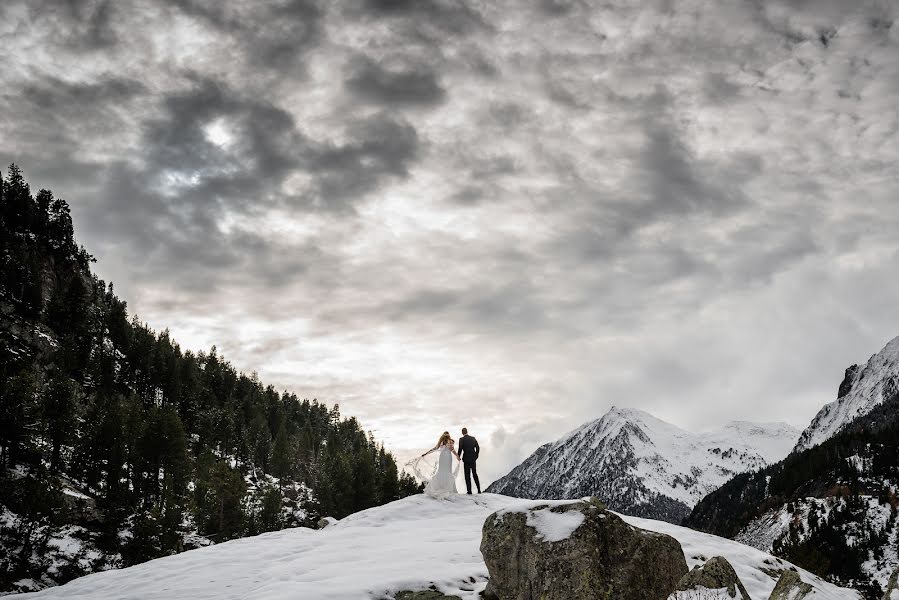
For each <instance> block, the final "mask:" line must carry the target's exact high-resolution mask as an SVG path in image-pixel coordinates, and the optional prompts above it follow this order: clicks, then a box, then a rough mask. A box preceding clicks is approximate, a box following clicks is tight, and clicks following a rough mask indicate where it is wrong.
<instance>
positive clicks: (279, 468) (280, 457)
mask: <svg viewBox="0 0 899 600" xmlns="http://www.w3.org/2000/svg"><path fill="white" fill-rule="evenodd" d="M291 467H292V461H291V456H290V440H289V439H288V438H287V428H286V427H285V426H284V423H281V424H280V426H279V427H278V433H277V435H276V436H275V443H274V445H273V446H272V475H274V476H275V477H277V478H278V489H279V490H280V489H281V488H282V483H283V480H284V479H286V478H288V477H289V476H290V472H291Z"/></svg>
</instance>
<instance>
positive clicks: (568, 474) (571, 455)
mask: <svg viewBox="0 0 899 600" xmlns="http://www.w3.org/2000/svg"><path fill="white" fill-rule="evenodd" d="M797 435H798V431H797V430H796V429H794V428H792V427H790V426H789V425H786V424H783V423H748V422H734V423H731V424H729V425H727V426H726V427H724V428H723V429H721V430H719V431H713V432H705V433H692V432H688V431H685V430H683V429H680V428H678V427H676V426H674V425H671V424H670V423H666V422H665V421H662V420H661V419H657V418H655V417H653V416H652V415H650V414H648V413H645V412H643V411H639V410H634V409H625V408H612V409H611V410H610V411H609V412H608V413H606V414H605V415H604V416H603V417H602V418H600V419H597V420H595V421H591V422H589V423H586V424H585V425H583V426H582V427H580V428H578V429H576V430H574V431H572V432H571V433H569V434H568V435H566V436H564V437H563V438H561V439H560V440H558V441H556V442H553V443H550V444H546V445H544V446H542V447H540V448H539V449H537V451H536V452H534V454H533V455H531V456H530V457H528V458H527V459H526V460H525V461H524V462H523V463H521V464H520V465H519V466H517V467H515V469H513V470H512V471H511V472H509V474H507V475H506V476H504V477H502V478H500V479H498V480H497V481H495V482H494V483H493V484H492V485H491V486H490V487H489V488H488V491H490V492H496V493H500V494H506V495H510V496H518V497H522V498H548V499H570V498H582V497H585V496H597V497H599V498H601V499H602V500H603V502H605V503H607V504H608V506H609V507H610V508H612V509H613V510H618V511H621V512H624V513H627V514H632V515H636V516H643V517H647V518H653V519H661V520H665V521H669V522H672V523H679V522H680V521H681V520H682V519H683V518H684V517H685V516H686V515H688V514H689V512H690V509H691V507H692V506H693V505H694V504H696V502H698V501H699V500H700V499H701V498H703V497H704V496H705V495H706V494H708V493H709V492H711V491H712V490H714V489H716V488H717V487H718V486H720V485H721V484H722V483H724V482H725V481H727V480H728V479H729V478H730V477H732V476H733V475H734V474H736V473H741V472H745V471H748V470H755V469H760V468H762V467H764V466H766V465H767V464H769V463H770V462H774V461H777V460H779V459H780V458H783V456H785V455H786V454H787V452H788V451H789V449H790V448H791V447H792V446H793V443H794V442H795V440H796V437H797Z"/></svg>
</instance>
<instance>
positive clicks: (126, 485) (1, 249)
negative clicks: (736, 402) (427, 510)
mask: <svg viewBox="0 0 899 600" xmlns="http://www.w3.org/2000/svg"><path fill="white" fill-rule="evenodd" d="M92 262H93V258H92V257H91V256H90V255H89V254H88V253H87V251H85V249H84V248H82V247H79V246H78V245H77V244H76V242H75V238H74V233H73V224H72V218H71V216H70V211H69V207H68V205H67V203H66V202H65V201H63V200H61V199H59V198H56V197H54V195H53V194H52V193H51V192H49V191H47V190H40V191H39V192H37V193H36V194H33V193H32V191H31V189H30V187H29V185H28V184H27V183H26V182H25V180H24V178H23V176H22V173H21V172H20V170H19V169H18V168H17V167H16V166H15V165H12V166H11V167H10V168H9V169H8V171H7V173H6V175H5V176H4V177H2V185H0V511H2V513H3V518H2V519H0V547H2V549H3V550H4V552H3V553H0V554H2V556H3V558H2V559H0V560H2V564H0V591H3V590H9V589H11V588H10V586H11V585H12V583H13V582H15V581H18V580H21V579H23V578H24V579H28V578H31V579H33V580H36V581H39V580H41V578H43V579H44V580H45V583H58V582H60V581H64V580H67V579H70V578H72V577H75V576H78V575H81V574H83V573H84V572H88V571H91V570H97V569H102V568H108V567H110V566H121V565H128V564H134V563H137V562H141V561H144V560H148V559H151V558H154V557H158V556H162V555H166V554H170V553H174V552H178V551H181V550H183V549H185V548H186V547H190V546H191V544H190V542H189V540H190V538H191V536H192V535H193V536H198V539H202V540H204V543H208V541H213V542H220V541H223V540H227V539H231V538H235V537H240V536H245V535H252V534H255V533H259V532H263V531H270V530H275V529H280V528H282V527H285V526H292V525H309V524H312V523H314V521H315V520H316V519H317V518H318V517H319V516H322V515H330V516H334V517H338V518H339V517H343V516H345V515H347V514H349V513H351V512H354V511H357V510H361V509H365V508H368V507H371V506H375V505H379V504H383V503H385V502H390V501H392V500H396V499H398V498H401V497H403V496H405V495H409V494H412V493H416V492H418V491H419V488H418V485H417V484H416V482H415V481H414V480H413V479H412V478H411V477H410V476H408V475H406V474H405V473H402V474H401V473H400V472H399V471H398V469H397V465H396V461H395V459H394V457H393V456H392V455H391V454H390V453H389V452H387V451H385V449H384V447H383V445H380V444H378V443H377V442H376V440H375V439H374V438H373V437H372V436H371V434H366V432H365V431H364V430H363V429H362V427H361V426H360V424H359V422H358V421H357V420H356V419H355V418H352V417H350V418H343V417H341V415H340V412H339V410H338V407H337V406H336V405H335V406H333V407H328V406H326V405H324V404H322V403H319V402H317V401H315V400H312V401H310V400H306V399H300V398H298V397H297V396H295V395H294V394H291V393H289V392H278V391H276V390H275V389H274V388H272V387H271V386H266V385H264V384H263V383H261V382H260V381H259V380H258V379H257V377H256V376H255V375H252V376H247V375H244V374H242V373H239V372H238V371H237V370H236V369H235V368H234V367H233V366H231V365H230V364H229V363H228V362H227V361H226V360H225V359H224V358H223V357H222V356H220V355H219V354H218V353H217V351H216V349H215V347H213V348H212V349H211V350H210V351H209V352H197V353H194V352H191V351H182V350H181V349H180V348H179V346H178V344H177V343H176V342H175V341H174V340H172V339H171V338H170V336H169V333H168V331H162V332H161V333H157V332H154V331H153V330H151V329H150V328H148V327H147V325H145V324H143V323H141V322H140V321H139V320H138V319H137V318H136V317H132V318H129V316H128V314H127V311H126V304H125V302H124V301H123V300H121V299H119V298H117V297H116V295H115V293H114V292H113V286H112V284H111V283H110V284H107V283H106V282H104V281H102V280H100V279H99V278H97V277H96V276H95V275H93V274H92V273H91V270H90V265H91V263H92ZM75 523H77V525H78V535H80V536H81V537H85V536H87V537H89V538H90V539H89V540H85V543H87V542H89V543H90V544H91V547H95V548H96V549H97V552H98V553H99V554H98V553H94V554H93V555H92V556H93V557H94V559H93V562H95V563H97V564H87V563H85V561H84V560H81V561H72V564H68V565H65V564H64V565H61V566H60V565H55V566H53V568H50V566H49V565H48V564H47V563H46V560H45V559H43V558H42V557H43V555H44V553H43V550H46V545H47V544H48V543H50V540H52V539H54V536H55V535H58V533H59V531H60V529H61V528H65V527H70V526H72V524H75ZM185 540H188V542H187V543H186V542H185ZM42 545H43V547H42ZM97 556H99V558H97ZM48 569H50V571H51V573H50V575H48V574H47V570H48ZM48 576H49V577H50V578H51V579H52V581H46V578H47V577H48Z"/></svg>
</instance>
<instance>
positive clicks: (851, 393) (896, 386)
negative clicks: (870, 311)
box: [794, 337, 899, 452]
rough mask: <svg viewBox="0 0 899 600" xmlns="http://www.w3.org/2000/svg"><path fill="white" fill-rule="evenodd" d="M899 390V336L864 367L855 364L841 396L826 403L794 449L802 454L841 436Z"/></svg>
mask: <svg viewBox="0 0 899 600" xmlns="http://www.w3.org/2000/svg"><path fill="white" fill-rule="evenodd" d="M897 391H899V337H895V338H893V339H892V340H890V342H889V343H887V345H886V346H884V347H883V349H882V350H881V351H880V352H878V353H877V354H874V355H873V356H871V358H870V359H868V362H867V363H866V364H865V366H864V367H860V366H859V365H852V366H851V367H849V368H848V369H846V376H845V378H844V379H843V383H842V384H841V385H840V390H839V392H838V394H839V397H838V398H837V399H836V400H834V401H833V402H830V403H829V404H825V405H824V407H823V408H822V409H821V410H820V411H818V414H817V415H815V418H814V419H812V422H811V424H810V425H809V426H808V427H807V428H806V430H805V431H803V432H802V435H801V436H800V437H799V441H798V442H797V443H796V447H795V448H794V451H795V452H800V451H802V450H805V449H807V448H811V447H813V446H817V445H818V444H820V443H822V442H824V441H826V440H827V439H829V438H830V437H832V436H834V435H835V434H837V433H839V431H840V430H842V429H843V428H844V427H846V425H848V424H849V423H851V422H852V421H853V420H855V419H857V418H858V417H861V416H863V415H866V414H868V413H869V412H871V411H872V410H873V409H874V408H875V407H876V406H877V405H879V404H881V403H882V402H883V401H884V400H887V399H888V398H890V397H891V396H892V395H893V394H895V393H896V392H897Z"/></svg>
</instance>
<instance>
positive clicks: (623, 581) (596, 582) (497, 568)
mask: <svg viewBox="0 0 899 600" xmlns="http://www.w3.org/2000/svg"><path fill="white" fill-rule="evenodd" d="M481 554H483V555H484V562H485V563H486V565H487V570H488V571H489V572H490V583H489V584H488V586H487V590H486V592H485V597H487V598H501V599H502V600H537V599H540V600H579V599H584V600H587V599H590V600H592V599H594V598H615V599H616V600H664V599H665V598H667V597H668V595H669V594H670V593H671V592H672V591H674V589H675V586H676V585H677V583H678V581H679V580H680V579H681V577H683V576H684V575H685V574H686V573H687V570H688V569H687V562H686V560H685V559H684V554H683V551H682V550H681V546H680V543H678V541H677V540H675V539H674V538H672V537H670V536H668V535H664V534H660V533H655V532H651V531H645V530H643V529H639V528H637V527H634V526H632V525H629V524H627V523H625V522H624V521H623V520H622V519H621V517H619V516H618V515H616V514H614V513H611V512H609V511H607V510H606V508H605V506H604V505H603V504H602V503H601V502H599V501H597V500H595V499H594V500H591V501H589V502H586V501H580V502H572V503H567V504H544V505H538V506H535V507H533V508H530V509H527V510H524V511H522V512H514V511H499V512H496V513H494V514H492V515H490V516H489V517H487V520H486V521H485V522H484V528H483V538H482V541H481Z"/></svg>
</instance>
